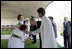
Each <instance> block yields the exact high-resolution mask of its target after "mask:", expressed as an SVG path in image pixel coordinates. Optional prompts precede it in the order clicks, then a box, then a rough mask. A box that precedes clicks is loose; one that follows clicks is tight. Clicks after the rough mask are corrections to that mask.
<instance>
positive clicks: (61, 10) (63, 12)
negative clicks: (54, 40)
mask: <svg viewBox="0 0 72 49" xmlns="http://www.w3.org/2000/svg"><path fill="white" fill-rule="evenodd" d="M45 16H46V17H47V18H48V16H52V17H53V18H54V22H56V25H57V34H61V33H63V22H64V17H68V19H69V21H71V1H53V2H52V3H51V4H50V5H48V6H47V8H46V15H45ZM58 39H59V41H58V42H60V44H61V45H62V46H63V45H64V43H63V37H62V38H60V36H59V38H58Z"/></svg>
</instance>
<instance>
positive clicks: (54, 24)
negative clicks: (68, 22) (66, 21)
mask: <svg viewBox="0 0 72 49" xmlns="http://www.w3.org/2000/svg"><path fill="white" fill-rule="evenodd" d="M52 25H53V29H54V33H55V38H57V27H56V23H55V22H52Z"/></svg>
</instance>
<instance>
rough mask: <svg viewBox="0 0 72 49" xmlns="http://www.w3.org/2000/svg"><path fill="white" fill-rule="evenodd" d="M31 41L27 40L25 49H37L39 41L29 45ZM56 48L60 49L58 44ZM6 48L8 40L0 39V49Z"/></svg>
mask: <svg viewBox="0 0 72 49" xmlns="http://www.w3.org/2000/svg"><path fill="white" fill-rule="evenodd" d="M31 42H32V40H27V41H26V43H25V48H39V47H40V46H39V45H40V44H39V40H37V43H36V44H32V43H31ZM57 46H58V48H61V46H60V45H59V44H57ZM7 47H8V39H2V40H1V48H7Z"/></svg>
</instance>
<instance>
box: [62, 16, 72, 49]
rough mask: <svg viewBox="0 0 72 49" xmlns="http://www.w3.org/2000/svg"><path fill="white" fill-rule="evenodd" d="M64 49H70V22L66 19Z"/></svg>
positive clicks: (64, 24)
mask: <svg viewBox="0 0 72 49" xmlns="http://www.w3.org/2000/svg"><path fill="white" fill-rule="evenodd" d="M64 21H65V22H64V23H63V26H64V34H63V35H64V48H67V47H68V48H71V41H70V37H71V22H70V21H68V18H67V17H64ZM67 45H68V46H67Z"/></svg>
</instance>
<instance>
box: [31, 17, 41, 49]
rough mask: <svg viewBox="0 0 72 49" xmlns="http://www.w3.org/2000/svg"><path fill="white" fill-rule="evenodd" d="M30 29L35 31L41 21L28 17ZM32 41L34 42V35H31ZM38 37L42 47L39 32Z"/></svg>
mask: <svg viewBox="0 0 72 49" xmlns="http://www.w3.org/2000/svg"><path fill="white" fill-rule="evenodd" d="M30 24H31V26H30V31H35V30H37V29H39V28H40V26H41V21H35V20H34V18H31V19H30ZM32 36H33V40H34V42H36V35H32ZM39 39H40V48H42V42H41V34H40V33H39Z"/></svg>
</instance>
